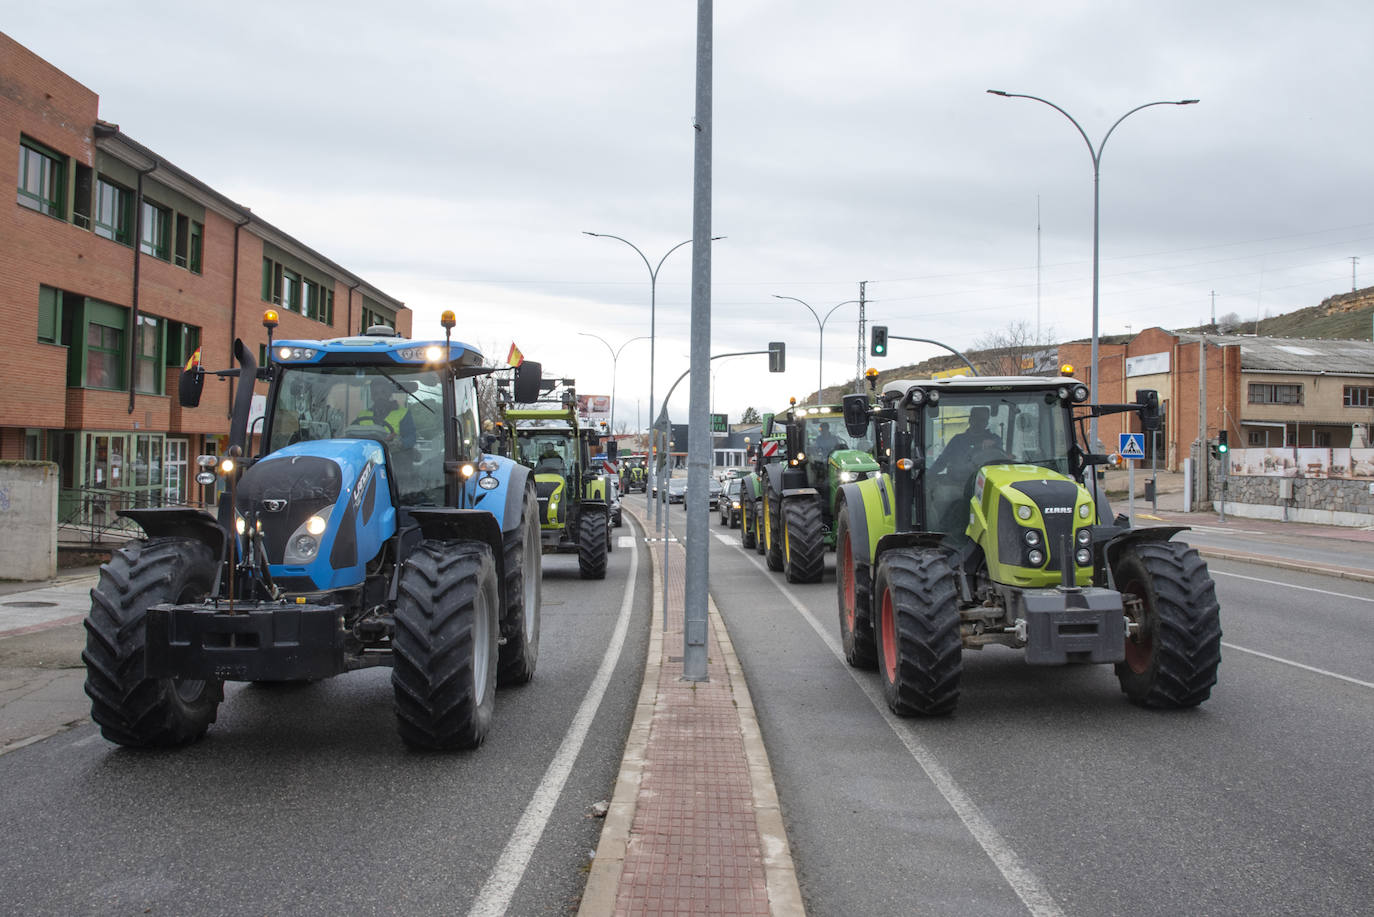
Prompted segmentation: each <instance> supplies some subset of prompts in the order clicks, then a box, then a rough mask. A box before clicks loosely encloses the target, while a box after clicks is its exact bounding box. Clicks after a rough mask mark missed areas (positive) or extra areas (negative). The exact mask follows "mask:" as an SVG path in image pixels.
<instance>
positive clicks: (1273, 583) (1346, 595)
mask: <svg viewBox="0 0 1374 917" xmlns="http://www.w3.org/2000/svg"><path fill="white" fill-rule="evenodd" d="M1312 572H1314V573H1321V571H1320V570H1313V571H1312ZM1211 573H1212V576H1229V577H1231V578H1232V579H1243V580H1249V581H1250V582H1252V583H1263V584H1264V585H1266V586H1284V587H1287V588H1288V589H1301V590H1302V591H1303V592H1319V593H1321V594H1322V595H1334V596H1336V597H1337V598H1341V599H1350V601H1352V602H1374V598H1370V597H1368V596H1363V595H1350V594H1349V593H1345V592H1332V591H1331V590H1329V589H1318V588H1316V587H1315V586H1298V585H1296V584H1294V583H1283V582H1279V581H1278V580H1272V579H1260V578H1259V577H1258V576H1242V575H1241V574H1239V573H1223V572H1222V571H1220V570H1212V571H1211Z"/></svg>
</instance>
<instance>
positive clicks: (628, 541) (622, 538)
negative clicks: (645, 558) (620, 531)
mask: <svg viewBox="0 0 1374 917" xmlns="http://www.w3.org/2000/svg"><path fill="white" fill-rule="evenodd" d="M638 540H639V539H638V538H636V537H635V536H633V535H618V536H616V539H615V546H616V547H617V548H633V547H634V546H635V542H636V541H638Z"/></svg>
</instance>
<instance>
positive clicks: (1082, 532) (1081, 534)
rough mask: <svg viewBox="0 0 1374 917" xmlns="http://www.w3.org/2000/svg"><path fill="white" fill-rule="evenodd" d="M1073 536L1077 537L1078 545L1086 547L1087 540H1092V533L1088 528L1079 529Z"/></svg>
mask: <svg viewBox="0 0 1374 917" xmlns="http://www.w3.org/2000/svg"><path fill="white" fill-rule="evenodd" d="M1074 538H1075V539H1077V541H1078V544H1079V546H1080V547H1087V546H1088V542H1090V541H1092V540H1093V533H1092V532H1091V531H1089V530H1088V529H1079V530H1078V533H1077V534H1076V535H1074Z"/></svg>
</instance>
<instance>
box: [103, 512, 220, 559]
mask: <svg viewBox="0 0 1374 917" xmlns="http://www.w3.org/2000/svg"><path fill="white" fill-rule="evenodd" d="M119 515H120V516H123V517H124V518H125V519H132V520H133V521H134V522H136V523H138V525H139V527H140V528H142V529H143V531H144V532H145V533H146V534H147V536H148V537H149V538H185V539H186V540H188V541H199V542H202V543H203V544H206V545H208V546H209V548H210V551H211V552H212V553H213V554H214V555H215V556H216V557H220V558H222V557H224V545H225V541H226V539H225V537H224V529H223V528H221V527H220V524H219V522H218V521H216V519H215V517H214V516H212V515H210V514H209V513H207V512H206V511H205V510H203V509H191V508H189V507H183V506H168V507H149V508H146V509H125V510H120V511H119Z"/></svg>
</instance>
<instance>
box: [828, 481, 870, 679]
mask: <svg viewBox="0 0 1374 917" xmlns="http://www.w3.org/2000/svg"><path fill="white" fill-rule="evenodd" d="M872 575H873V574H872V573H871V568H870V567H869V565H868V564H866V563H863V562H862V559H861V558H859V557H858V556H857V555H856V554H855V553H854V542H853V538H852V537H851V535H850V531H849V504H847V503H841V504H840V511H839V513H838V514H837V515H836V517H835V594H836V599H837V601H838V604H839V607H840V642H841V643H842V644H843V645H844V658H845V661H846V662H848V663H849V664H850V665H851V666H853V667H854V668H856V669H876V668H877V667H878V650H877V647H876V646H874V643H873V580H872Z"/></svg>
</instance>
